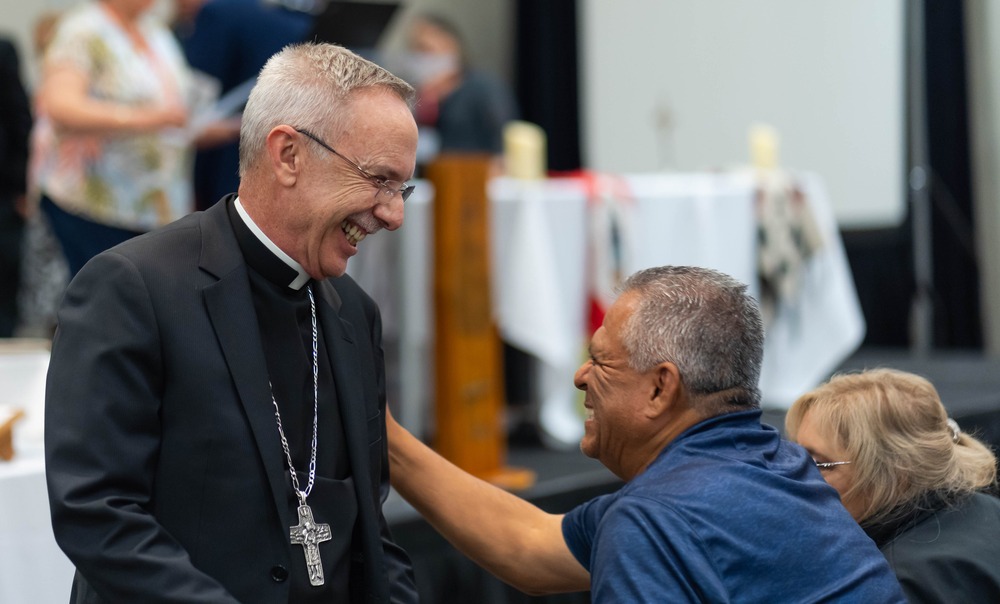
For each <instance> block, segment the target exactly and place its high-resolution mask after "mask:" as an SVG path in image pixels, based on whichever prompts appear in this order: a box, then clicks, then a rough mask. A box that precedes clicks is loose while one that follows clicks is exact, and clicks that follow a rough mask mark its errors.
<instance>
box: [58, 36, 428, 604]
mask: <svg viewBox="0 0 1000 604" xmlns="http://www.w3.org/2000/svg"><path fill="white" fill-rule="evenodd" d="M411 100H412V89H411V88H410V87H409V86H408V85H407V84H405V83H404V82H402V80H399V79H398V78H396V77H395V76H393V75H392V74H390V73H388V72H386V71H385V70H383V69H381V68H380V67H378V66H376V65H374V64H372V63H369V62H368V61H365V60H364V59H361V58H360V57H357V56H356V55H354V54H353V53H350V52H349V51H346V50H345V49H342V48H340V47H337V46H333V45H329V44H308V45H300V46H293V47H289V48H286V49H285V50H283V51H282V52H280V53H278V54H277V55H275V56H274V57H272V59H271V60H270V61H269V62H268V64H267V65H266V66H265V67H264V69H263V70H262V71H261V75H260V77H259V79H258V83H257V86H256V88H255V89H254V91H253V93H252V94H251V97H250V101H249V102H248V104H247V107H246V111H245V113H244V118H243V120H244V121H243V127H242V132H241V150H240V153H241V160H240V175H241V182H240V188H239V193H238V195H230V196H228V197H226V198H225V199H223V200H222V202H220V203H218V204H215V205H214V206H213V207H212V208H210V209H209V210H207V211H205V212H200V213H196V214H192V215H190V216H188V217H186V218H183V219H181V220H179V221H177V222H175V223H173V224H171V225H168V226H167V227H164V228H162V229H159V230H157V231H153V232H151V233H148V234H146V235H143V236H141V237H137V238H135V239H133V240H131V241H128V242H126V243H124V244H122V245H119V246H117V247H115V248H113V249H111V250H109V251H107V252H105V253H103V254H101V255H99V256H97V257H96V258H94V259H93V260H92V261H91V262H90V263H88V264H87V265H86V266H85V267H84V268H83V270H81V271H80V272H79V274H78V275H77V276H76V278H75V279H74V280H73V282H72V283H71V284H70V287H69V289H68V291H67V293H66V297H65V300H64V302H63V305H62V308H61V310H60V313H59V324H58V329H57V333H56V336H55V339H54V341H53V346H52V357H51V362H50V369H49V376H48V384H47V388H46V418H45V421H46V430H45V438H46V471H47V480H48V487H49V498H50V504H51V510H52V520H53V526H54V529H55V535H56V539H57V541H58V543H59V545H60V547H61V548H62V549H63V551H65V552H66V554H67V556H68V557H69V558H70V560H71V561H72V562H73V563H74V565H75V566H76V569H77V573H76V577H75V580H74V585H73V594H72V595H71V601H72V602H81V603H82V602H143V603H153V602H184V603H196V602H204V603H213V604H219V603H227V602H261V603H286V602H296V603H297V602H321V601H322V602H352V603H354V602H357V603H360V602H365V603H375V602H379V603H381V602H399V603H408V602H415V601H416V600H417V596H416V590H415V587H414V584H413V577H412V571H411V569H410V565H409V560H408V559H407V556H406V554H405V553H404V552H403V551H402V550H401V549H400V548H399V547H398V546H397V545H396V544H395V543H394V542H393V540H392V537H391V535H390V533H389V530H388V527H387V524H386V521H385V518H384V516H383V513H382V503H383V502H384V500H385V497H386V494H387V492H388V466H387V460H386V439H385V422H384V413H385V376H384V363H383V357H382V349H381V324H380V319H379V313H378V309H377V307H376V306H375V304H374V303H373V301H372V300H371V298H369V297H368V295H366V294H365V292H363V291H362V290H361V289H360V288H359V287H358V286H357V284H355V283H354V281H353V280H351V278H350V277H348V276H345V275H344V271H345V269H346V265H347V260H348V258H349V257H350V256H352V255H354V254H355V253H357V251H358V247H357V246H358V243H359V242H360V240H361V239H363V238H364V237H365V236H367V235H369V234H372V233H374V232H375V231H378V230H381V229H388V230H393V229H396V228H398V227H399V226H400V225H401V224H402V219H403V201H404V200H405V198H406V196H408V195H409V193H410V192H411V191H412V187H408V186H407V185H406V184H405V181H406V179H408V178H410V177H411V176H412V173H413V168H414V161H415V154H416V142H417V129H416V126H415V124H414V122H413V118H412V115H411V113H410V106H409V104H410V102H411ZM303 506H305V513H304V510H303Z"/></svg>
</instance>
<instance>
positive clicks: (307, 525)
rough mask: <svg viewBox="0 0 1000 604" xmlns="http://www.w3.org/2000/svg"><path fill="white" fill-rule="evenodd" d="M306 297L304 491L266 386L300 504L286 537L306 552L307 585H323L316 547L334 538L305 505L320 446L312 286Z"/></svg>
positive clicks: (316, 351)
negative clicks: (309, 383)
mask: <svg viewBox="0 0 1000 604" xmlns="http://www.w3.org/2000/svg"><path fill="white" fill-rule="evenodd" d="M306 293H308V294H309V310H310V312H311V314H312V370H313V371H312V374H313V433H312V452H311V454H310V456H309V482H308V483H306V488H305V490H302V488H301V487H299V477H298V476H297V475H296V473H295V465H294V464H293V463H292V453H291V451H290V450H289V449H288V439H287V438H285V430H284V428H282V426H281V412H280V411H279V410H278V401H277V400H275V398H274V387H273V386H271V382H270V380H268V383H267V385H268V387H269V388H270V389H271V402H272V403H273V404H274V419H275V421H276V422H277V424H278V435H279V436H280V437H281V448H282V449H283V450H284V451H285V461H287V462H288V471H289V473H290V474H291V476H292V488H293V489H295V496H296V497H298V500H299V508H298V515H299V523H298V524H297V525H295V526H293V527H291V528H290V529H289V537H290V538H291V541H292V543H293V544H296V545H301V546H302V547H303V548H304V550H305V556H306V568H307V569H308V571H309V583H310V584H311V585H323V583H324V582H325V578H324V577H323V561H322V559H321V558H320V555H319V544H320V543H322V542H324V541H329V540H330V539H331V538H332V537H333V535H332V534H331V532H330V525H329V524H317V523H316V521H315V520H313V514H312V509H311V508H310V507H309V506H308V505H307V504H306V498H307V497H309V493H311V492H312V488H313V483H314V482H315V480H316V448H317V445H318V444H319V330H318V329H317V328H316V299H315V298H313V291H312V286H311V285H307V286H306Z"/></svg>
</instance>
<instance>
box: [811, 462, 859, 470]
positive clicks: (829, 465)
mask: <svg viewBox="0 0 1000 604" xmlns="http://www.w3.org/2000/svg"><path fill="white" fill-rule="evenodd" d="M813 463H815V464H816V467H817V468H819V469H820V471H823V470H832V469H834V468H836V467H837V466H843V465H847V464H849V463H851V462H849V461H815V460H813Z"/></svg>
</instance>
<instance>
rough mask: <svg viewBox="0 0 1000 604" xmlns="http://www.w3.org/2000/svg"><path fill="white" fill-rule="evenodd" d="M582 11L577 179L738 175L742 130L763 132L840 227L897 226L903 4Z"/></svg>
mask: <svg viewBox="0 0 1000 604" xmlns="http://www.w3.org/2000/svg"><path fill="white" fill-rule="evenodd" d="M581 8H582V10H581V20H582V23H581V24H580V25H581V32H582V33H581V39H582V41H583V44H582V58H581V61H582V66H581V67H582V68H581V73H582V78H583V83H582V86H581V89H582V91H583V102H584V107H583V116H584V117H583V132H582V133H581V134H582V138H583V141H584V143H583V150H582V151H583V153H584V157H585V160H584V161H585V163H586V164H587V165H588V166H589V167H591V168H594V169H598V170H608V171H618V172H647V171H655V170H663V169H675V170H698V169H706V168H722V167H729V166H732V165H736V164H745V163H747V162H748V157H749V155H748V154H749V152H748V144H747V131H748V128H749V126H750V125H751V124H752V123H754V122H764V123H768V124H771V125H772V126H774V127H776V128H777V130H778V133H779V136H780V140H781V150H780V157H781V160H780V161H781V164H782V165H783V166H785V167H788V168H794V169H806V170H815V171H817V172H818V173H819V174H820V175H822V176H823V178H824V179H825V180H826V183H827V187H828V189H829V193H830V198H831V200H832V204H833V206H834V211H835V214H836V216H837V219H838V222H839V223H840V224H841V225H842V226H847V227H866V226H880V225H889V224H897V223H898V222H899V221H900V220H901V219H902V217H903V215H904V207H905V206H904V195H905V191H904V188H903V184H904V181H903V178H904V176H903V175H904V173H905V169H904V161H905V155H904V151H905V149H904V137H903V133H904V121H903V120H904V113H903V106H904V105H903V103H904V89H903V83H904V82H903V75H904V69H903V68H904V48H903V6H902V0H879V1H877V2H873V1H872V0H810V1H808V2H803V1H802V0H753V1H752V2H748V1H746V0H699V1H697V2H692V1H690V0H615V1H614V2H612V1H610V0H582V2H581ZM664 116H666V119H667V124H666V125H664V122H663V117H664Z"/></svg>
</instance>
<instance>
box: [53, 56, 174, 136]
mask: <svg viewBox="0 0 1000 604" xmlns="http://www.w3.org/2000/svg"><path fill="white" fill-rule="evenodd" d="M38 101H39V107H40V109H41V110H42V111H43V112H44V113H45V115H47V116H48V117H49V119H51V120H52V122H53V123H54V124H55V125H56V127H58V128H60V129H62V130H68V131H72V132H76V133H81V134H108V133H116V132H119V133H128V132H147V131H155V130H160V129H163V128H168V127H175V126H182V125H183V124H184V123H185V121H186V115H185V111H184V109H183V108H182V107H179V106H169V105H155V104H146V105H130V104H126V103H123V102H120V101H115V100H105V99H98V98H94V97H92V96H90V95H89V94H88V93H87V83H86V79H85V77H84V75H83V74H80V73H76V72H73V71H71V70H67V69H62V70H57V71H54V72H53V73H51V74H49V75H48V76H47V77H46V79H45V80H44V81H43V83H42V86H41V88H40V89H39V92H38Z"/></svg>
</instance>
